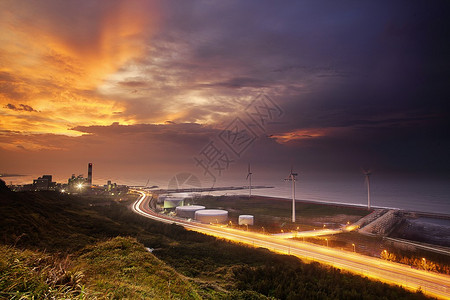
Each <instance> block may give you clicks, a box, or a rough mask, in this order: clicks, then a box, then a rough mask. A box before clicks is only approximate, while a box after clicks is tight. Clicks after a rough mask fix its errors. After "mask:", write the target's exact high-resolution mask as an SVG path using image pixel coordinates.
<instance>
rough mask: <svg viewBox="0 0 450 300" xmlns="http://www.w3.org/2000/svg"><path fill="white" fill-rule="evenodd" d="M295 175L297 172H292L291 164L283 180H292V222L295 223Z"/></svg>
mask: <svg viewBox="0 0 450 300" xmlns="http://www.w3.org/2000/svg"><path fill="white" fill-rule="evenodd" d="M296 176H298V174H297V173H294V172H293V168H292V166H291V173H289V176H288V177H287V178H285V179H284V181H292V223H295V177H296Z"/></svg>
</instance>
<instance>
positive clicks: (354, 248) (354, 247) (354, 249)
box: [352, 244, 356, 252]
mask: <svg viewBox="0 0 450 300" xmlns="http://www.w3.org/2000/svg"><path fill="white" fill-rule="evenodd" d="M352 246H353V252H356V246H355V244H352Z"/></svg>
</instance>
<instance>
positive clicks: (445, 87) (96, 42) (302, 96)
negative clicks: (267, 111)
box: [0, 0, 450, 184]
mask: <svg viewBox="0 0 450 300" xmlns="http://www.w3.org/2000/svg"><path fill="white" fill-rule="evenodd" d="M449 8H450V2H449V1H411V0H408V1H283V2H276V1H210V0H208V1H206V0H205V1H129V0H123V1H116V0H114V1H79V0H68V1H58V0H53V1H49V0H45V1H13V0H11V1H8V0H3V1H1V2H0V172H6V173H17V174H26V175H30V176H37V175H42V174H53V175H54V176H55V177H56V179H57V180H59V181H65V180H66V179H67V178H68V177H69V176H70V175H71V174H72V173H76V174H85V175H87V174H86V173H87V171H86V166H87V163H88V162H92V163H93V164H94V183H98V184H104V182H103V181H104V180H106V179H108V178H112V179H116V180H122V181H123V182H124V183H131V181H132V180H137V181H139V182H136V183H137V184H142V183H145V182H146V181H147V179H148V178H151V179H152V180H155V181H161V180H162V181H164V180H168V179H169V178H170V177H171V176H172V175H173V174H176V173H178V172H192V173H195V174H198V176H199V178H203V176H204V175H205V172H204V170H203V169H202V168H201V166H200V165H199V164H198V161H196V160H195V158H199V157H201V155H202V154H201V152H202V150H204V149H206V148H205V147H207V146H208V143H210V142H211V141H213V142H214V143H216V145H217V147H219V146H220V147H219V148H220V149H219V150H221V153H222V154H224V153H225V154H227V155H228V158H229V159H230V163H229V165H227V166H226V167H227V168H226V169H225V170H223V171H222V174H221V175H220V176H219V174H216V175H218V177H217V178H218V179H219V180H222V179H220V178H226V177H227V176H241V175H242V174H244V175H245V173H246V169H247V163H248V162H251V163H252V166H253V168H254V169H255V170H258V171H259V172H260V173H264V174H265V176H266V177H267V176H269V175H268V174H270V172H273V173H280V174H281V173H286V172H289V169H290V166H291V165H294V166H295V168H296V169H298V170H299V171H301V172H303V173H304V174H308V173H321V172H323V173H348V172H360V169H361V167H370V168H372V169H373V170H374V172H379V173H396V174H422V175H423V176H441V177H442V176H448V174H447V172H448V171H449V170H450V159H449V155H450V134H449V128H450V111H449V101H450V92H449V89H450V54H449V53H450V42H449V41H450V22H449V21H448V20H449V18H448V16H449V15H450V9H449ZM261 95H263V96H261ZM258 96H259V97H266V98H258ZM255 99H256V100H258V99H270V100H269V102H270V101H271V102H270V103H272V104H273V105H275V106H274V107H278V109H279V111H278V114H277V115H276V116H273V120H272V121H273V122H271V123H270V124H266V125H267V126H264V128H259V129H258V128H257V127H255V126H253V127H252V125H251V124H249V123H248V120H249V119H246V118H247V117H248V116H249V115H247V114H246V112H248V110H249V109H251V108H252V103H253V104H255V103H256V102H252V101H253V100H255ZM269 102H267V103H269ZM236 118H239V120H242V121H243V123H245V124H246V125H248V126H249V127H248V128H250V130H251V132H253V133H254V140H252V141H251V143H249V144H248V147H247V148H245V149H244V150H242V151H241V152H239V153H238V154H236V153H233V152H232V149H231V148H230V147H228V146H227V145H225V144H226V142H225V143H224V142H223V137H224V136H225V135H224V132H226V131H225V130H226V129H227V128H228V129H230V128H231V129H232V128H234V127H233V126H234V125H233V124H234V123H233V122H234V121H235V120H236ZM253 125H254V124H253ZM227 147H228V148H227ZM233 155H234V156H233ZM231 161H232V162H231ZM222 162H223V160H222ZM210 167H211V169H210V170H211V171H213V172H214V170H215V169H214V166H213V165H212V164H211V166H210ZM216 171H217V170H216ZM237 174H240V175H237ZM277 176H278V175H277ZM12 180H13V181H14V180H16V181H18V180H20V179H17V178H13V179H12ZM8 181H9V180H8Z"/></svg>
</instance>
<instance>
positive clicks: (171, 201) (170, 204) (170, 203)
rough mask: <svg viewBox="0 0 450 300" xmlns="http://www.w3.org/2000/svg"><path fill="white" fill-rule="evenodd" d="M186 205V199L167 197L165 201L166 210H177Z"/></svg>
mask: <svg viewBox="0 0 450 300" xmlns="http://www.w3.org/2000/svg"><path fill="white" fill-rule="evenodd" d="M182 205H184V198H181V197H166V198H165V199H164V208H165V209H166V208H175V207H177V206H182Z"/></svg>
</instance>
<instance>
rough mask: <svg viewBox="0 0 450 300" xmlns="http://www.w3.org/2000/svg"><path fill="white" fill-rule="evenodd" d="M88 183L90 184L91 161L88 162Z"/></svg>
mask: <svg viewBox="0 0 450 300" xmlns="http://www.w3.org/2000/svg"><path fill="white" fill-rule="evenodd" d="M87 179H88V180H87V181H88V184H89V185H92V163H89V164H88V178H87Z"/></svg>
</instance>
